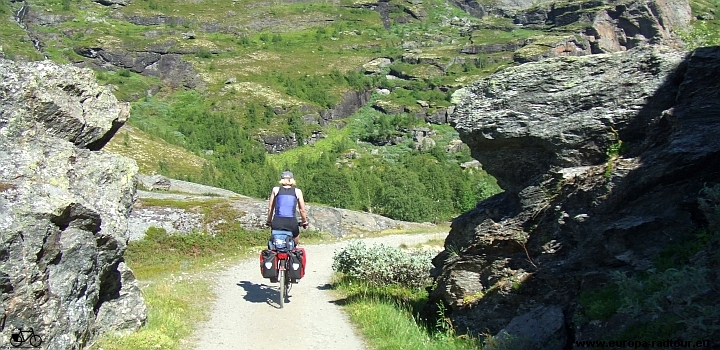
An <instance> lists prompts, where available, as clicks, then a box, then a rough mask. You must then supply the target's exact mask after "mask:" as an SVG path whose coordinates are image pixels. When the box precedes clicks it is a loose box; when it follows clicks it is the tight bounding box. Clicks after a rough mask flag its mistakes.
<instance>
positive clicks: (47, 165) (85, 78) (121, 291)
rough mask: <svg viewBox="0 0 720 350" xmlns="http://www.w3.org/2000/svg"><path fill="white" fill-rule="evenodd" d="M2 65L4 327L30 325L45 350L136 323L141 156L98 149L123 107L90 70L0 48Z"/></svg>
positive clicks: (140, 306) (139, 312)
mask: <svg viewBox="0 0 720 350" xmlns="http://www.w3.org/2000/svg"><path fill="white" fill-rule="evenodd" d="M0 75H1V76H2V79H0V91H2V92H3V93H2V95H0V164H2V165H3V166H2V167H1V168H0V218H2V219H0V290H2V294H0V304H1V305H2V309H3V310H4V311H5V316H7V320H6V328H9V329H11V330H12V329H15V328H20V327H32V328H34V330H35V332H36V333H37V334H39V335H40V336H41V337H42V339H43V344H42V346H43V348H45V349H77V348H82V347H84V346H86V345H88V344H89V343H91V342H92V341H94V340H95V339H96V338H97V337H98V336H99V335H101V334H103V333H107V332H118V333H124V332H131V331H134V330H135V329H137V328H138V327H140V326H141V325H143V324H144V323H145V321H146V319H147V312H146V308H145V304H144V301H143V299H142V296H141V294H140V290H139V288H138V287H137V285H136V282H135V277H134V275H133V273H132V271H130V270H129V269H128V268H127V266H125V263H124V260H123V252H124V251H125V248H126V243H127V218H128V215H129V213H130V210H131V206H132V203H133V201H134V195H135V186H136V184H135V180H134V179H135V174H136V172H137V165H136V164H135V161H133V160H131V159H127V158H123V157H118V156H113V155H110V154H107V153H103V152H100V151H98V150H99V149H100V148H102V146H103V145H104V143H105V142H106V141H107V140H109V138H110V137H111V136H112V134H113V133H114V132H115V130H116V129H117V128H119V127H120V126H121V125H122V123H124V121H125V120H126V118H127V116H128V106H127V105H126V104H120V103H118V101H117V100H116V99H115V97H114V96H113V95H112V94H111V93H110V90H109V89H107V88H104V87H100V86H98V85H97V84H96V83H94V75H93V73H92V72H91V71H90V70H85V69H79V68H75V67H71V66H59V65H56V64H53V63H49V62H35V63H16V62H13V61H7V60H3V59H0ZM6 333H8V334H9V332H5V333H3V334H2V336H0V344H1V343H3V342H5V343H7V339H6V338H5V337H6Z"/></svg>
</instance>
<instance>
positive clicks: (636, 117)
mask: <svg viewBox="0 0 720 350" xmlns="http://www.w3.org/2000/svg"><path fill="white" fill-rule="evenodd" d="M717 81H720V48H717V47H712V48H701V49H697V50H695V51H694V52H692V53H687V52H679V51H675V50H674V49H670V48H668V47H663V46H655V47H650V46H647V47H646V46H641V47H636V48H633V49H630V50H628V51H623V52H617V53H612V54H599V55H591V56H583V57H565V58H554V59H548V60H545V61H541V62H536V63H528V64H523V65H520V66H517V67H511V68H507V69H505V70H502V71H499V72H497V73H495V74H493V75H492V76H490V77H487V78H483V79H481V80H479V81H478V82H476V83H474V84H472V85H470V86H469V87H467V88H466V89H464V90H462V91H460V92H458V93H457V94H456V95H455V96H454V99H455V100H456V101H457V102H458V104H457V106H456V108H455V111H454V113H453V114H452V115H451V123H452V124H453V125H455V128H456V129H457V130H458V132H459V134H460V138H461V140H462V141H463V142H464V143H466V144H467V145H468V146H469V147H470V149H471V152H472V155H473V157H474V158H475V159H477V160H479V161H480V162H481V163H482V164H483V168H484V169H485V170H486V171H487V172H488V173H489V174H491V175H493V176H494V177H495V178H496V179H497V181H498V184H499V185H500V186H501V187H502V188H503V189H504V190H505V191H504V192H503V193H500V194H497V195H495V196H493V197H491V198H489V199H487V200H485V201H483V202H481V203H478V205H477V207H475V208H474V209H472V210H470V211H468V212H466V213H464V214H462V215H460V216H459V217H457V218H456V219H455V220H453V222H452V226H451V227H452V228H451V231H450V234H449V235H448V238H447V240H446V242H445V248H446V250H445V251H444V252H443V253H441V254H439V255H438V256H437V257H436V258H435V259H434V264H435V269H434V270H433V273H434V275H435V276H436V280H435V286H436V287H435V288H433V289H432V291H431V293H430V298H429V302H428V304H427V306H426V308H425V311H424V313H425V315H426V317H428V318H430V320H428V322H430V323H432V322H433V321H432V318H433V316H432V315H436V314H437V312H438V309H437V305H438V303H441V304H443V305H445V306H446V308H447V310H448V312H447V314H446V316H447V317H448V318H449V319H450V320H451V321H452V323H453V326H454V327H455V329H456V330H458V331H459V332H461V333H470V334H475V335H479V334H483V333H487V332H490V333H491V334H498V333H500V331H501V330H502V329H505V330H506V331H508V330H512V329H518V330H517V332H516V333H518V334H525V333H527V332H524V331H521V330H520V328H516V327H515V326H516V325H517V324H518V323H524V321H523V320H529V319H531V318H535V319H543V317H545V316H544V315H547V314H548V313H547V312H545V311H543V312H540V313H539V314H537V315H536V316H532V317H528V316H523V315H533V314H534V313H535V312H534V311H533V310H536V309H538V308H542V307H547V306H549V305H556V306H558V307H560V308H561V309H562V313H563V314H564V315H568V316H567V317H564V318H563V319H562V321H560V317H559V314H558V313H557V312H556V311H552V313H551V314H558V317H552V319H553V322H552V323H553V324H554V323H556V322H562V323H564V327H563V328H564V329H566V330H568V331H569V332H571V334H569V335H568V336H567V338H566V339H574V340H576V341H578V340H597V339H598V338H592V337H593V335H595V336H597V335H598V334H601V335H604V336H609V335H612V334H619V333H621V332H622V331H624V330H627V329H628V327H630V326H631V325H633V324H635V323H634V322H642V320H641V319H634V318H633V317H632V316H631V315H624V317H620V316H618V317H614V318H611V320H615V322H611V321H608V322H599V321H592V322H591V320H589V319H587V318H586V317H585V316H583V315H584V314H583V312H584V311H583V306H582V303H581V302H580V300H579V298H580V295H581V294H582V293H584V292H589V291H597V290H598V289H600V288H603V287H604V286H608V285H612V284H614V283H615V282H614V280H613V279H612V277H611V276H612V275H613V273H617V272H618V271H625V272H628V273H632V272H635V271H643V272H646V271H653V268H654V267H656V266H655V264H656V263H657V261H659V260H658V259H657V256H658V254H659V252H663V251H668V249H670V247H672V245H673V244H676V242H677V241H678V240H679V239H680V237H681V235H683V234H686V233H687V232H697V231H699V230H701V229H704V227H706V225H707V221H706V219H705V217H704V216H703V215H700V214H699V213H700V212H701V210H700V209H699V204H698V194H699V193H702V189H703V188H705V187H708V186H710V187H711V186H713V185H714V184H718V180H717V173H718V172H720V139H718V138H717V135H718V133H720V120H719V119H718V118H717V113H716V111H717V110H720V89H718V87H717V84H716V82H717ZM701 255H702V254H701ZM702 260H703V259H701V258H698V261H702ZM709 268H710V269H712V268H715V269H716V268H717V267H716V266H715V267H712V266H711V267H709ZM467 276H473V277H471V278H467ZM709 276H710V277H708V278H711V280H709V281H708V282H707V283H709V284H714V285H718V283H720V281H718V279H717V276H716V275H709ZM713 276H714V277H713ZM478 291H481V292H482V294H478ZM706 297H707V298H712V296H710V295H709V294H708V295H706ZM712 300H714V299H708V300H706V301H704V303H705V304H707V303H710V304H712V303H714V301H712ZM701 301H702V299H696V300H695V301H694V302H701ZM708 305H709V304H708ZM553 307H554V306H553ZM675 307H677V308H682V307H683V306H682V305H676V306H675ZM546 310H547V309H546ZM548 312H549V311H548ZM518 317H520V318H519V319H518ZM521 321H523V322H521ZM716 324H717V323H715V325H716ZM511 325H512V326H511ZM534 327H535V326H532V327H529V328H528V329H530V328H534ZM553 328H555V327H553ZM544 333H545V334H554V332H551V331H548V332H544ZM527 334H530V333H527ZM677 335H678V336H681V337H684V338H687V337H688V334H687V333H679V334H677ZM716 335H717V333H713V339H714V338H717V337H716ZM559 336H560V338H558V339H562V335H559ZM530 338H534V339H539V338H536V337H535V336H534V335H532V336H530ZM545 344H546V345H547V344H549V343H545ZM546 345H542V346H540V347H539V348H546V347H545V346H546ZM547 346H550V345H547ZM553 346H555V345H553ZM563 346H565V347H569V346H571V344H562V345H561V346H559V347H558V348H563Z"/></svg>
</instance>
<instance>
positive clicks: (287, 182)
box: [280, 170, 295, 186]
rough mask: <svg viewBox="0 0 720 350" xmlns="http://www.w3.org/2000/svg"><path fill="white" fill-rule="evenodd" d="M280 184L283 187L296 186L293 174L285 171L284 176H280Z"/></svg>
mask: <svg viewBox="0 0 720 350" xmlns="http://www.w3.org/2000/svg"><path fill="white" fill-rule="evenodd" d="M280 184H281V185H283V186H295V178H294V177H293V173H291V172H290V171H287V170H285V171H283V172H282V174H280Z"/></svg>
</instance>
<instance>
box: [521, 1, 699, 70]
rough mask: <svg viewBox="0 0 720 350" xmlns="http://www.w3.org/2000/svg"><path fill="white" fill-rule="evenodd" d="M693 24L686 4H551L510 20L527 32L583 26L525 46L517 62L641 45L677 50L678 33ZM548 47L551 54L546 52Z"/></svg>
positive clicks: (621, 2) (609, 2) (602, 2)
mask: <svg viewBox="0 0 720 350" xmlns="http://www.w3.org/2000/svg"><path fill="white" fill-rule="evenodd" d="M691 19H692V15H691V10H690V3H689V2H688V1H665V0H654V1H633V0H630V1H596V0H588V1H578V2H563V3H550V4H545V5H542V4H541V5H539V6H537V7H534V8H532V9H527V10H526V11H523V12H520V13H517V14H515V15H514V22H515V23H516V24H517V25H523V26H526V27H530V28H549V27H564V26H568V25H578V24H582V25H584V29H581V30H580V35H570V36H567V37H562V36H560V37H552V36H548V37H546V38H543V39H542V40H540V41H538V42H534V43H532V42H524V43H521V46H523V47H522V48H521V49H519V50H517V51H516V53H515V60H516V61H518V62H521V63H523V62H529V61H537V60H540V59H544V58H548V57H557V56H582V55H589V54H597V53H610V52H618V51H625V50H628V49H632V48H633V47H636V46H639V45H643V44H648V43H649V44H665V45H675V46H680V45H682V43H681V42H680V41H679V40H677V39H676V38H675V32H676V31H677V30H683V29H685V28H686V27H687V26H688V24H689V23H690V20H691ZM548 46H549V47H550V50H548Z"/></svg>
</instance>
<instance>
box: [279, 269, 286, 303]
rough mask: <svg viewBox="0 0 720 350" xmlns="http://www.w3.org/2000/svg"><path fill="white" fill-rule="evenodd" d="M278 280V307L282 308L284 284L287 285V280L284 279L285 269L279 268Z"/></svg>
mask: <svg viewBox="0 0 720 350" xmlns="http://www.w3.org/2000/svg"><path fill="white" fill-rule="evenodd" d="M278 282H280V308H281V309H282V308H283V307H285V286H286V285H287V281H285V270H280V273H279V274H278Z"/></svg>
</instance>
